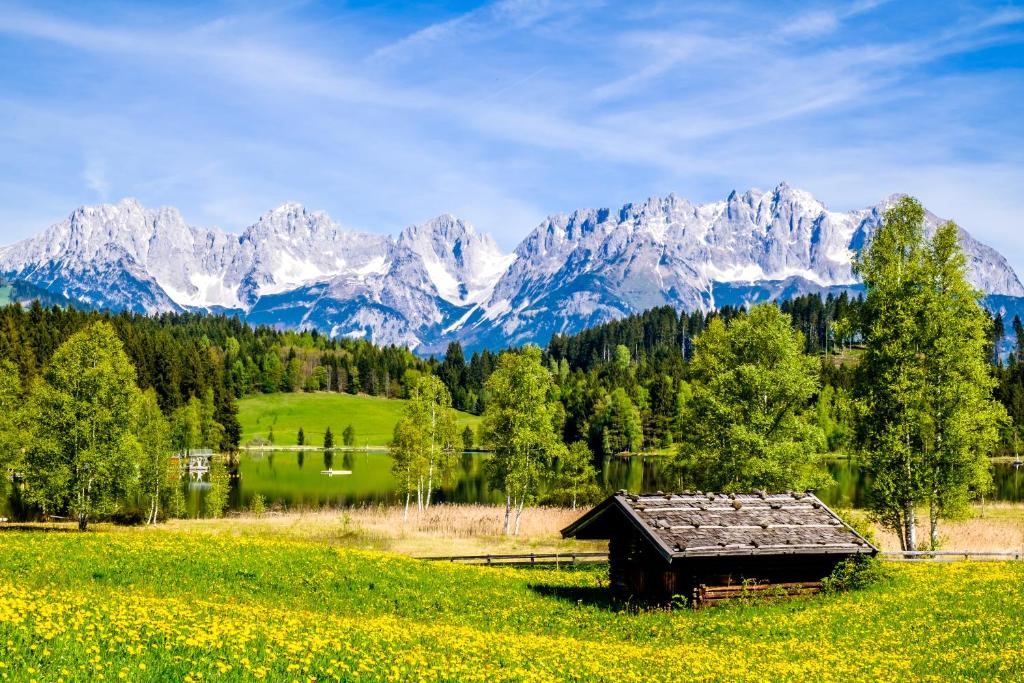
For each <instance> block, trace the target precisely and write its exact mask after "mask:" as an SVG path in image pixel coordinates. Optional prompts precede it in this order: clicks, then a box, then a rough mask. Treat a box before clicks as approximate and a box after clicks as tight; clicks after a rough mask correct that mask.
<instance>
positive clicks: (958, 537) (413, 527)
mask: <svg viewBox="0 0 1024 683" xmlns="http://www.w3.org/2000/svg"><path fill="white" fill-rule="evenodd" d="M585 511H586V510H585V509H579V510H569V509H566V508H550V507H543V508H527V509H526V510H524V511H523V518H522V523H521V528H520V534H519V536H517V537H516V536H505V535H503V534H502V531H501V529H502V518H503V515H504V508H502V507H500V506H490V505H449V504H442V505H434V506H431V508H430V509H429V510H426V511H424V512H422V513H419V512H416V511H415V510H411V511H410V512H409V520H408V522H405V521H404V520H403V511H402V508H400V507H390V506H367V507H354V508H346V509H342V510H317V511H306V512H289V513H285V514H274V513H266V514H263V515H260V516H255V515H251V514H243V515H232V516H230V517H225V518H223V519H177V520H170V521H168V522H167V523H166V524H162V525H160V526H161V528H165V529H170V530H174V531H177V532H180V533H186V534H187V533H206V534H230V535H236V536H262V537H268V536H269V537H277V538H282V539H290V540H299V541H308V542H315V543H327V544H331V545H337V546H344V547H351V548H363V549H366V550H389V551H392V552H398V553H403V554H406V555H412V556H417V557H424V556H433V555H441V556H446V555H485V554H488V553H492V554H502V553H506V554H511V553H520V552H536V553H547V552H572V551H577V552H590V551H600V550H605V549H606V548H607V544H606V543H605V542H603V541H576V540H571V539H570V540H566V539H563V538H562V537H561V535H560V534H559V531H560V530H561V529H564V528H565V527H566V526H568V525H569V524H570V523H572V522H573V521H575V520H576V519H577V518H579V517H580V516H581V515H582V514H583V513H584V512H585ZM854 516H855V517H857V518H859V520H860V521H861V523H863V519H864V515H863V513H854ZM925 519H926V518H925ZM12 526H14V525H12ZM22 526H32V527H41V528H54V529H68V528H71V526H73V525H68V524H60V523H50V524H45V525H43V524H39V525H22ZM90 526H92V525H90ZM95 526H96V528H102V529H108V530H116V529H118V527H113V526H111V525H109V524H99V525H95ZM939 530H940V535H941V539H942V542H941V545H942V548H943V549H947V550H966V551H987V552H1024V505H1021V504H1019V503H1018V504H1014V503H990V504H987V505H985V506H984V507H982V506H976V507H975V509H974V512H973V514H972V516H971V517H969V518H967V519H962V520H953V521H943V522H942V523H941V525H940V527H939ZM874 532H875V539H876V542H877V545H878V546H879V547H880V548H881V549H882V550H899V541H898V539H897V538H896V536H895V535H894V534H892V533H891V532H888V531H885V530H883V529H881V528H880V527H878V526H877V525H875V527H874ZM922 532H923V533H927V529H926V527H922Z"/></svg>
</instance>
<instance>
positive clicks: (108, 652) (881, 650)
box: [0, 528, 1024, 683]
mask: <svg viewBox="0 0 1024 683" xmlns="http://www.w3.org/2000/svg"><path fill="white" fill-rule="evenodd" d="M0 533H2V535H3V543H0V643H4V645H3V646H2V647H0V672H2V673H3V674H4V676H3V677H4V678H8V677H9V678H10V680H19V681H27V680H31V679H39V680H47V681H49V680H54V681H55V680H64V681H89V680H100V679H101V678H102V679H106V680H119V679H124V680H131V681H166V680H185V681H200V680H231V681H234V680H240V681H250V680H273V681H291V680H302V681H306V680H345V681H348V680H360V681H385V680H388V681H405V680H415V681H615V682H616V683H626V682H629V681H638V682H643V683H649V682H650V681H667V680H701V681H764V680H778V681H781V680H805V681H844V682H846V683H848V682H852V681H877V680H884V681H895V680H901V681H913V680H1007V681H1009V680H1022V679H1024V653H1022V651H1021V648H1020V636H1021V633H1024V591H1021V590H1020V586H1021V585H1022V584H1024V563H1020V562H1017V563H1010V562H1004V563H998V562H987V563H973V562H961V563H956V564H938V563H928V562H922V563H905V564H900V565H897V566H892V567H890V572H891V577H890V578H888V579H886V580H885V581H883V582H882V583H880V584H876V585H875V586H873V587H871V588H869V589H866V590H861V591H856V592H852V593H847V594H842V595H834V596H828V595H824V596H816V597H811V598H803V599H797V600H794V601H792V602H783V603H779V604H774V605H763V604H762V605H757V604H755V605H747V606H739V605H737V606H734V607H717V608H712V609H707V610H701V611H693V610H689V609H677V610H639V611H638V610H636V609H622V608H621V606H617V605H611V604H608V603H607V602H606V599H605V596H606V592H605V589H604V587H603V585H604V583H605V580H606V579H605V573H604V570H602V569H600V568H588V569H580V570H566V569H562V570H561V571H559V570H556V569H533V570H530V569H511V568H500V569H499V568H487V567H463V566H453V565H449V564H432V563H428V562H424V561H419V560H413V559H409V558H404V557H400V556H397V555H390V554H385V553H375V552H367V551H354V550H344V549H337V548H332V547H329V546H326V545H319V544H312V543H303V542H294V541H279V540H268V539H265V538H259V537H242V536H227V535H226V536H216V537H215V536H209V535H206V534H203V533H201V532H192V533H173V532H168V531H164V530H160V529H144V528H137V529H128V530H113V531H109V532H99V533H87V534H80V533H74V532H72V533H39V532H25V531H4V532H0Z"/></svg>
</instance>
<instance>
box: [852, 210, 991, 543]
mask: <svg viewBox="0 0 1024 683" xmlns="http://www.w3.org/2000/svg"><path fill="white" fill-rule="evenodd" d="M924 219H925V215H924V209H923V208H922V207H921V205H920V204H919V203H918V202H917V201H916V200H914V199H912V198H910V197H905V198H903V199H902V200H900V201H899V202H898V203H897V204H896V205H895V206H893V207H892V208H891V209H889V211H887V212H886V215H885V220H884V223H883V225H882V226H881V227H880V228H879V230H878V231H877V233H876V234H875V237H874V240H873V241H872V244H871V246H870V247H869V248H868V249H867V250H866V251H865V252H864V253H863V255H862V256H861V258H860V260H859V261H858V263H857V268H858V271H859V273H860V275H861V276H862V278H863V279H864V283H865V286H866V288H867V296H866V298H865V301H864V305H863V307H862V309H861V311H860V322H861V326H862V328H863V333H864V337H865V346H866V349H865V353H864V357H863V359H862V361H861V363H860V365H859V367H858V382H857V385H856V386H857V391H858V396H857V397H858V421H857V436H858V442H859V444H860V445H861V447H862V449H863V451H864V453H865V456H866V461H867V465H868V468H869V470H870V471H871V473H872V474H873V477H874V479H873V484H872V488H871V495H870V506H871V510H872V512H873V513H874V515H875V516H876V518H877V519H878V520H879V521H880V522H881V523H882V524H883V525H885V526H887V527H888V528H890V529H892V530H893V531H895V532H896V533H897V534H898V535H899V537H900V542H901V545H902V547H903V548H904V549H905V550H916V549H917V548H918V547H919V540H918V522H917V508H918V507H919V506H921V505H928V508H929V517H930V544H931V545H932V546H933V547H934V546H935V545H937V543H938V521H939V519H941V518H943V517H948V516H954V515H956V514H959V513H960V512H961V511H962V510H963V509H964V507H965V506H966V504H967V502H968V501H969V500H970V499H971V498H972V497H973V496H976V495H978V494H979V493H981V492H983V491H984V490H985V489H986V488H987V487H988V486H989V485H990V484H989V482H990V475H989V471H988V463H987V459H986V457H985V456H986V454H987V453H988V452H990V451H991V450H992V448H993V447H994V445H995V442H996V440H997V438H998V427H999V424H1000V422H1001V421H1002V420H1003V419H1004V412H1003V410H1002V409H1001V407H1000V406H998V405H997V404H996V403H995V402H994V401H993V400H992V390H993V388H994V386H995V381H994V379H993V378H992V374H991V373H992V371H991V368H990V366H989V348H988V345H989V343H990V339H989V332H990V324H991V323H990V321H989V319H988V317H987V315H986V314H985V313H984V312H983V311H982V309H981V308H980V306H979V304H978V301H979V298H980V293H979V292H977V291H976V290H974V289H973V288H972V287H971V286H970V285H969V284H968V283H967V281H966V278H965V262H964V257H963V254H962V252H961V250H960V246H959V242H958V229H957V228H956V226H955V225H954V224H952V223H949V224H946V225H944V226H942V227H940V228H939V229H938V230H937V231H936V233H935V235H934V237H933V238H932V239H931V240H928V239H926V237H925V233H924Z"/></svg>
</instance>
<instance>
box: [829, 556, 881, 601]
mask: <svg viewBox="0 0 1024 683" xmlns="http://www.w3.org/2000/svg"><path fill="white" fill-rule="evenodd" d="M883 578H885V569H884V567H883V566H882V561H881V560H879V559H878V558H876V557H871V556H870V555H854V556H853V557H848V558H846V559H845V560H843V561H842V562H840V563H839V564H838V565H837V566H836V568H835V569H834V570H833V571H832V573H831V574H829V575H828V576H826V577H825V578H824V579H822V582H821V590H822V592H823V593H839V592H842V591H849V590H859V589H861V588H867V587H868V586H870V585H871V584H873V583H877V582H878V581H881V580H882V579H883Z"/></svg>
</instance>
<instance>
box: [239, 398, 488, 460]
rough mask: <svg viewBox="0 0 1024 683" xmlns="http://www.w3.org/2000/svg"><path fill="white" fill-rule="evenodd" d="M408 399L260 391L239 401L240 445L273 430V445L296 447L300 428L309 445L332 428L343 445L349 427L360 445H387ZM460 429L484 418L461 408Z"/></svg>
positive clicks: (337, 442) (321, 440)
mask: <svg viewBox="0 0 1024 683" xmlns="http://www.w3.org/2000/svg"><path fill="white" fill-rule="evenodd" d="M405 403H406V402H405V401H404V400H401V399H387V398H379V397H376V396H362V395H360V396H353V395H351V394H336V393H328V392H318V393H310V394H306V393H296V394H260V395H257V396H251V397H248V398H243V399H241V400H240V401H238V419H239V421H240V422H241V424H242V445H245V444H247V443H248V442H249V441H251V440H252V439H257V438H259V439H266V438H267V436H268V435H269V433H270V430H271V428H273V430H274V445H275V446H294V445H296V441H297V438H298V433H299V428H300V427H301V428H302V429H303V431H304V432H305V435H306V444H307V445H310V446H322V445H323V443H324V433H325V432H326V431H327V428H328V427H330V428H331V431H332V432H333V433H334V443H335V445H336V446H340V445H341V433H342V430H344V429H345V427H346V426H348V425H352V427H353V428H354V429H355V430H356V446H358V447H363V446H386V445H387V444H388V442H390V441H391V435H392V432H393V431H394V429H395V424H396V423H397V422H398V420H399V419H400V418H401V416H402V409H403V408H404V407H405ZM457 415H458V422H459V431H460V432H461V431H462V429H464V428H465V426H466V425H470V426H471V427H473V429H474V430H476V428H477V425H478V424H479V423H480V418H479V417H478V416H476V415H470V414H469V413H462V412H460V413H457Z"/></svg>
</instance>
